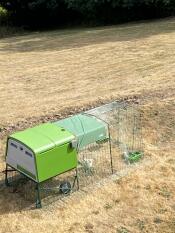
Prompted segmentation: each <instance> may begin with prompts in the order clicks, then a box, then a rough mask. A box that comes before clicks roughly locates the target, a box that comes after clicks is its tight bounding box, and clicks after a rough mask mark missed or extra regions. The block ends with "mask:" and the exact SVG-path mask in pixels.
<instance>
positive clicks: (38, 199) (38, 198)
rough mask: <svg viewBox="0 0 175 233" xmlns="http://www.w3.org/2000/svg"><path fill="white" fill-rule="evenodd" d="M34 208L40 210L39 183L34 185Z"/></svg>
mask: <svg viewBox="0 0 175 233" xmlns="http://www.w3.org/2000/svg"><path fill="white" fill-rule="evenodd" d="M36 208H37V209H39V208H42V205H41V197H40V187H39V183H37V184H36Z"/></svg>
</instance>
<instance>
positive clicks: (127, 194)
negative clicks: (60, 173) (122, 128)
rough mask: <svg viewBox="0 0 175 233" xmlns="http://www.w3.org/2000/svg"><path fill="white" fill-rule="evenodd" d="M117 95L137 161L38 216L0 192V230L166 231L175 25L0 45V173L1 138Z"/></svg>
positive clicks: (170, 210) (174, 209) (170, 221)
mask: <svg viewBox="0 0 175 233" xmlns="http://www.w3.org/2000/svg"><path fill="white" fill-rule="evenodd" d="M124 98H125V99H127V98H131V99H134V100H136V101H137V102H138V103H139V104H140V109H141V112H142V116H143V135H144V146H145V155H146V158H145V159H146V163H145V164H144V163H142V164H140V166H139V167H138V169H136V170H131V171H130V172H129V173H128V175H127V176H125V177H123V178H121V179H119V180H118V179H115V180H112V179H110V178H109V180H108V182H107V183H106V184H105V185H102V186H100V187H98V188H94V189H93V188H92V190H91V191H88V192H85V193H82V192H78V193H74V194H73V195H72V197H71V198H70V199H69V198H68V199H67V201H66V203H64V205H60V203H59V202H56V203H55V204H52V205H50V206H49V207H47V208H43V209H42V210H30V208H29V207H28V203H27V202H26V201H24V200H21V198H20V197H19V194H18V193H9V192H8V190H7V189H5V188H4V187H0V232H4V233H7V232H20V233H23V232H28V233H30V232H47V233H50V232H54V233H55V232H58V233H62V232H75V233H77V232H88V233H98V232H99V233H101V232H102V233H103V232H104V233H106V232H110V233H140V232H144V233H146V232H147V233H148V232H150V233H151V232H157V233H158V232H159V233H174V232H175V158H174V152H175V146H174V145H175V144H174V143H175V117H174V115H175V19H174V18H171V19H167V20H160V21H155V22H142V23H132V24H125V25H119V26H111V27H99V28H86V29H79V30H78V29H74V30H63V31H50V32H41V33H37V32H35V33H31V34H29V35H25V36H17V37H11V38H6V39H1V40H0V138H1V139H2V140H1V142H0V158H1V159H0V161H1V163H0V168H1V170H3V169H4V162H3V155H4V145H5V138H6V136H7V134H8V133H9V132H13V131H15V130H17V129H22V128H26V127H28V126H30V125H35V124H37V123H39V122H43V121H47V120H49V119H56V118H60V117H62V116H65V115H69V114H71V113H73V112H78V111H79V109H81V110H82V109H84V108H89V107H90V106H94V105H99V104H100V103H102V102H108V101H110V100H118V99H124ZM0 178H1V180H2V179H3V176H2V175H1V176H0Z"/></svg>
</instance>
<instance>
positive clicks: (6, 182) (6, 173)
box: [5, 165, 10, 186]
mask: <svg viewBox="0 0 175 233" xmlns="http://www.w3.org/2000/svg"><path fill="white" fill-rule="evenodd" d="M5 185H6V186H10V184H9V181H8V165H6V168H5Z"/></svg>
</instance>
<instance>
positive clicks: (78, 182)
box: [76, 168, 80, 190]
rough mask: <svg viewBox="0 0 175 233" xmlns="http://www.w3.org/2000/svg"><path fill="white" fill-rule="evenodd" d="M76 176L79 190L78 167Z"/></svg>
mask: <svg viewBox="0 0 175 233" xmlns="http://www.w3.org/2000/svg"><path fill="white" fill-rule="evenodd" d="M76 178H77V190H79V188H80V186H79V177H78V168H76Z"/></svg>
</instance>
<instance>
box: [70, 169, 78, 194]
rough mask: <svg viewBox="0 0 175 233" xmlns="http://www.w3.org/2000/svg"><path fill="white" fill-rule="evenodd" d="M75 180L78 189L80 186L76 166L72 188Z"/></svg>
mask: <svg viewBox="0 0 175 233" xmlns="http://www.w3.org/2000/svg"><path fill="white" fill-rule="evenodd" d="M75 182H76V183H77V190H79V188H80V186H79V177H78V168H76V174H75V178H74V182H73V185H72V189H73V188H74V187H75Z"/></svg>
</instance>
